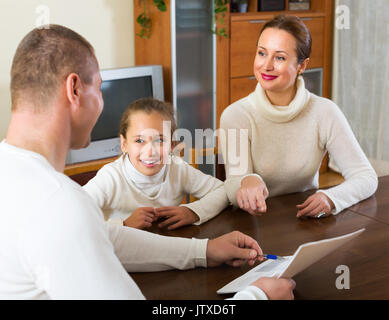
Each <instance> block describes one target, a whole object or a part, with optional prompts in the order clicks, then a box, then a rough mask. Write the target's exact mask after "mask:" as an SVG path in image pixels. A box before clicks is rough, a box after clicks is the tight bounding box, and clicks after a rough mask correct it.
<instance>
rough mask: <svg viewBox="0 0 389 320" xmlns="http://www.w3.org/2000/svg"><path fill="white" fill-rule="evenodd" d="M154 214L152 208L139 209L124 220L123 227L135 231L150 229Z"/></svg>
mask: <svg viewBox="0 0 389 320" xmlns="http://www.w3.org/2000/svg"><path fill="white" fill-rule="evenodd" d="M154 216H155V212H154V208H152V207H141V208H138V209H136V210H135V211H134V212H133V213H132V214H131V215H130V216H129V217H128V218H127V219H126V220H124V222H123V225H124V226H126V227H132V228H137V229H146V228H150V227H151V224H152V222H153V221H154V220H155V219H154Z"/></svg>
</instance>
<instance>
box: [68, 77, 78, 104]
mask: <svg viewBox="0 0 389 320" xmlns="http://www.w3.org/2000/svg"><path fill="white" fill-rule="evenodd" d="M80 89H81V79H80V77H79V76H78V74H76V73H71V74H69V75H68V76H67V77H66V96H67V98H68V101H69V102H70V104H71V105H76V106H78V105H79V104H80Z"/></svg>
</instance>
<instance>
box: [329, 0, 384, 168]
mask: <svg viewBox="0 0 389 320" xmlns="http://www.w3.org/2000/svg"><path fill="white" fill-rule="evenodd" d="M335 10H336V11H335V14H334V52H333V53H334V54H333V79H332V99H333V101H334V102H335V103H337V104H338V106H339V107H340V108H341V109H342V111H343V113H344V114H345V116H346V118H347V119H348V121H349V123H350V125H351V127H352V129H353V132H354V134H355V136H356V138H357V140H358V141H359V143H360V145H361V147H362V149H363V150H364V152H365V153H366V155H367V157H368V158H369V160H370V162H371V164H372V165H373V167H374V169H375V170H376V172H377V174H378V175H379V176H382V175H389V1H388V0H374V1H372V0H336V2H335ZM345 148H347V146H345ZM331 166H332V167H335V168H336V164H334V163H333V162H332V161H331V160H330V167H331Z"/></svg>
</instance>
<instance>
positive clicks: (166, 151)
mask: <svg viewBox="0 0 389 320" xmlns="http://www.w3.org/2000/svg"><path fill="white" fill-rule="evenodd" d="M169 124H170V126H171V128H168V127H169ZM175 127H176V125H175V119H174V112H173V108H172V107H171V105H170V104H167V103H165V102H162V101H159V100H156V99H152V98H142V99H139V100H137V101H135V102H133V103H132V104H131V105H130V106H129V107H128V108H127V109H126V111H125V112H124V114H123V116H122V120H121V124H120V141H121V149H122V152H123V155H122V156H121V157H120V158H119V159H117V160H116V161H114V162H112V163H109V164H107V165H105V166H104V167H103V168H101V169H100V170H99V172H98V173H97V175H96V176H95V177H94V178H93V179H91V180H90V181H89V182H88V183H87V184H86V185H85V186H84V189H85V190H86V191H87V192H88V193H89V194H90V195H91V197H92V198H93V199H94V200H95V201H96V202H97V204H98V206H99V207H100V208H101V209H102V211H103V212H104V215H105V219H106V220H109V221H110V222H111V223H119V224H122V225H124V226H128V227H134V228H138V229H144V228H149V227H151V224H152V222H153V221H156V220H158V219H159V218H165V220H164V221H162V222H160V223H159V225H158V226H159V227H160V228H163V227H166V226H167V227H168V229H169V230H173V229H175V228H178V227H181V226H184V225H188V224H196V225H199V224H202V223H204V222H205V221H208V220H209V219H211V218H213V217H214V216H216V215H217V214H218V213H219V212H220V211H222V210H223V209H224V208H225V207H226V206H227V205H228V198H227V195H226V193H225V191H224V184H223V182H222V181H220V180H218V179H216V178H214V177H212V176H209V175H206V174H204V173H202V172H201V171H199V170H197V169H195V168H193V167H191V166H190V165H189V164H188V163H186V162H185V161H183V160H182V159H181V158H180V157H177V156H173V155H171V135H172V132H174V130H175ZM186 194H192V195H193V196H195V197H196V198H198V199H199V200H198V201H195V202H192V203H189V204H181V202H182V200H183V198H184V196H185V195H186Z"/></svg>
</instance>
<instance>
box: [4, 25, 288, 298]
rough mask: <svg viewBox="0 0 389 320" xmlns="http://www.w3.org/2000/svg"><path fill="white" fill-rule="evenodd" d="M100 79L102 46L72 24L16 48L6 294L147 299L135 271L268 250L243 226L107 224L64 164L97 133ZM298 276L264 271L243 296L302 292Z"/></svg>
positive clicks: (8, 155) (211, 262) (241, 258)
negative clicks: (167, 232)
mask: <svg viewBox="0 0 389 320" xmlns="http://www.w3.org/2000/svg"><path fill="white" fill-rule="evenodd" d="M100 85H101V78H100V74H99V66H98V62H97V59H96V57H95V54H94V50H93V47H92V46H91V45H90V44H89V43H88V42H87V41H86V40H85V39H84V38H83V37H81V36H80V35H78V34H77V33H75V32H73V31H72V30H69V29H67V28H65V27H62V26H58V25H51V26H50V28H49V29H34V30H33V31H31V32H30V33H29V34H27V35H26V37H25V38H24V39H23V40H22V42H21V43H20V44H19V46H18V48H17V50H16V53H15V56H14V59H13V63H12V68H11V97H12V115H11V121H10V124H9V128H8V132H7V136H6V139H5V140H4V141H3V142H1V144H0V176H1V183H0V195H1V203H2V210H1V211H0V216H1V221H2V222H1V224H0V257H1V258H0V298H7V299H14V298H16V299H19V298H22V299H49V298H51V299H144V296H143V295H142V293H141V291H140V290H139V288H138V287H137V285H136V284H135V282H134V281H133V280H132V279H131V277H130V276H129V275H128V272H132V271H156V270H166V269H171V268H179V269H188V268H194V267H197V266H202V267H207V266H208V267H209V266H217V265H220V264H222V263H229V264H231V265H233V266H239V265H241V264H243V263H245V262H246V261H248V262H249V263H250V264H253V263H254V262H255V260H256V259H260V258H259V254H261V253H262V251H261V249H260V247H259V246H258V244H257V242H256V241H255V240H253V239H252V238H250V237H248V236H246V235H244V234H242V233H239V232H233V233H230V234H227V235H224V236H221V237H219V238H216V239H213V240H207V239H204V240H198V239H183V238H171V237H163V236H159V235H155V234H152V233H149V232H145V231H141V230H136V229H132V228H126V227H119V226H111V225H108V224H106V223H104V221H103V215H102V213H101V211H100V209H99V208H98V207H96V205H95V204H94V202H93V201H92V199H90V198H89V196H88V195H87V194H86V193H85V192H84V191H83V190H82V188H81V187H80V186H78V185H77V184H76V183H74V182H73V181H71V180H70V179H69V178H68V177H66V176H65V175H63V174H62V173H61V172H63V169H64V166H65V159H66V155H67V153H68V151H69V149H70V148H75V149H76V148H82V147H85V146H87V145H88V144H89V142H90V133H91V130H92V128H93V126H94V125H95V123H96V121H97V119H98V117H99V115H100V113H101V111H102V109H103V99H102V95H101V91H100ZM294 285H295V284H294V282H293V281H292V280H288V279H279V280H276V279H274V278H263V279H259V280H257V281H256V282H255V283H254V285H253V286H250V287H248V288H247V289H245V290H244V291H242V292H240V293H238V294H237V295H236V296H235V298H245V299H265V298H293V293H292V291H293V288H294ZM260 288H262V290H261V289H260ZM265 294H266V295H267V296H266V295H265Z"/></svg>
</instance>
